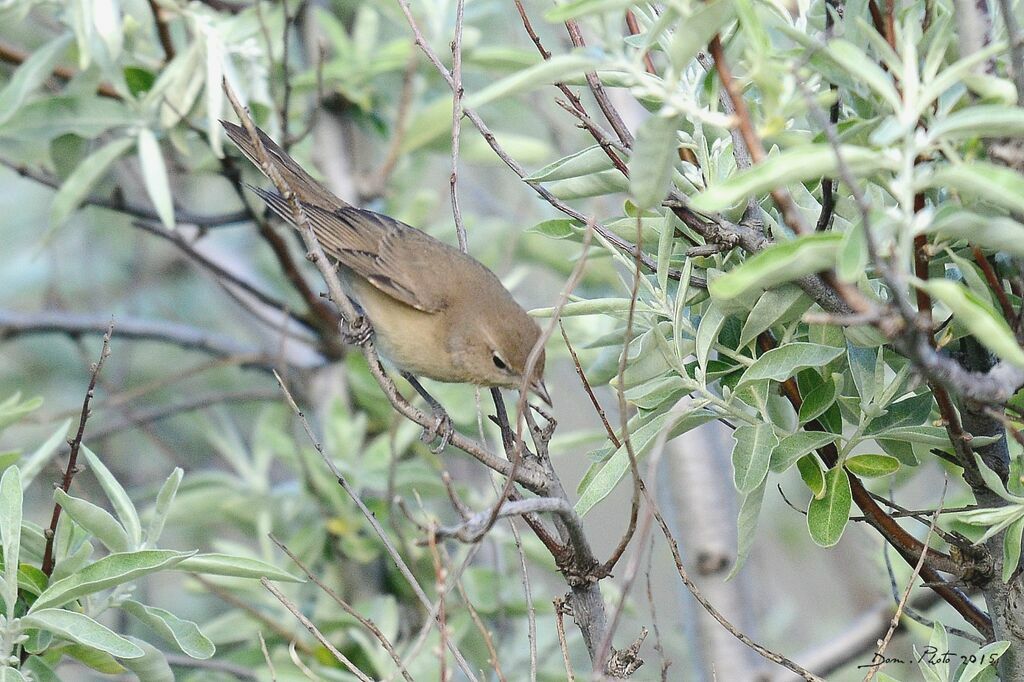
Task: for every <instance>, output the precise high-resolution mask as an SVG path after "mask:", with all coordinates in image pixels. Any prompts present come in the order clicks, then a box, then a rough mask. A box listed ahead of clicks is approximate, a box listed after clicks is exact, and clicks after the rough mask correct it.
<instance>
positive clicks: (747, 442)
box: [732, 423, 779, 494]
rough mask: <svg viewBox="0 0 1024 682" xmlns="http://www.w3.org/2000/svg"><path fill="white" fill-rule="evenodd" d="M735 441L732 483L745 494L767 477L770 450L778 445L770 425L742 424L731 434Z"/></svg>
mask: <svg viewBox="0 0 1024 682" xmlns="http://www.w3.org/2000/svg"><path fill="white" fill-rule="evenodd" d="M732 437H733V440H734V441H736V444H735V446H734V447H733V449H732V468H733V482H734V483H735V484H736V490H738V491H739V492H740V493H743V494H746V493H749V492H752V491H754V490H756V489H757V488H758V486H760V485H761V483H762V482H763V481H764V479H765V476H767V475H768V463H769V462H770V461H771V456H772V450H774V449H775V446H776V445H778V444H779V439H778V438H777V437H776V436H775V430H774V428H773V427H772V425H771V424H765V423H761V424H758V425H756V426H754V425H751V424H744V425H743V426H739V427H737V428H736V430H735V431H733V432H732Z"/></svg>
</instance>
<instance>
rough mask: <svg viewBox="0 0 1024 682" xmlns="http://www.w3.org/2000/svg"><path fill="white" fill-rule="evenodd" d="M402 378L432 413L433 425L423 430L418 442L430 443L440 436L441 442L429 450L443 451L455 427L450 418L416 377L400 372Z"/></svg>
mask: <svg viewBox="0 0 1024 682" xmlns="http://www.w3.org/2000/svg"><path fill="white" fill-rule="evenodd" d="M402 378H403V379H405V380H406V381H408V382H409V384H411V385H412V387H413V388H414V389H416V392H417V393H419V394H420V396H421V397H422V398H423V399H424V400H426V401H427V404H428V405H430V410H431V412H433V413H434V419H435V420H436V421H435V422H434V425H433V426H432V427H430V428H427V427H424V428H423V434H422V435H421V436H420V440H422V441H423V442H424V443H432V442H433V441H434V439H435V438H437V437H438V436H441V442H440V443H439V444H438V445H437V447H433V448H431V449H430V450H431V452H434V453H438V452H441V451H442V450H444V448H445V446H447V445H448V441H450V440H451V439H452V433H454V431H455V427H454V426H453V425H452V418H451V417H449V416H448V413H447V412H445V410H444V407H442V406H441V403H439V402H437V398H435V397H434V396H432V395H430V394H429V393H428V392H427V389H425V388H423V384H421V383H420V382H419V381H418V380H417V379H416V377H414V376H413V375H412V374H409V373H408V372H402Z"/></svg>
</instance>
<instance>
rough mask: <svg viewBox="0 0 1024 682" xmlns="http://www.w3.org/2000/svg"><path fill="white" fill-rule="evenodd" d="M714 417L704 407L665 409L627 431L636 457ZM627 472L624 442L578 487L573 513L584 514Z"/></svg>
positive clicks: (627, 454) (627, 461)
mask: <svg viewBox="0 0 1024 682" xmlns="http://www.w3.org/2000/svg"><path fill="white" fill-rule="evenodd" d="M714 418H715V415H713V414H712V413H711V412H708V411H707V410H695V411H693V412H690V413H689V414H681V413H673V412H665V413H663V414H659V415H657V416H656V417H654V418H652V419H651V420H650V421H648V422H647V423H646V424H644V425H643V426H641V427H639V428H638V429H636V430H635V431H634V432H633V433H631V434H630V442H631V443H632V445H633V452H634V453H635V454H636V456H637V458H640V457H642V456H644V455H646V454H647V453H648V452H649V451H650V450H651V449H652V448H653V447H654V446H655V445H656V444H657V443H658V442H659V438H661V437H664V442H668V441H669V440H671V439H672V438H675V437H676V436H679V435H680V434H683V433H685V432H686V431H689V430H690V429H694V428H697V427H698V426H701V425H702V424H706V423H707V422H709V421H711V420H712V419H714ZM628 471H629V452H628V451H627V450H626V446H625V444H623V445H622V446H621V447H619V448H618V449H617V450H616V451H615V452H614V453H613V454H612V456H611V457H609V458H608V460H607V461H606V462H604V464H603V465H602V466H601V468H600V469H599V470H598V471H597V472H596V473H595V474H594V475H593V476H591V477H590V480H589V481H588V482H587V486H586V487H585V488H583V489H582V490H580V497H579V500H577V501H576V505H575V509H576V513H577V514H579V515H580V516H583V515H584V514H586V513H587V512H589V511H590V510H591V509H593V508H594V506H595V505H596V504H597V503H598V502H600V501H601V500H603V499H604V498H605V497H607V496H608V494H609V493H610V492H611V491H612V489H614V488H615V486H616V485H617V484H618V482H619V481H621V480H622V478H623V477H624V476H625V475H626V472H628Z"/></svg>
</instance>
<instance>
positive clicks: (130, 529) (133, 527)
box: [82, 445, 142, 549]
mask: <svg viewBox="0 0 1024 682" xmlns="http://www.w3.org/2000/svg"><path fill="white" fill-rule="evenodd" d="M82 454H83V455H84V456H85V459H86V461H87V462H88V463H89V467H90V468H91V469H92V472H93V474H94V475H95V476H96V480H97V481H99V482H100V487H102V488H103V492H105V493H106V494H107V499H108V500H110V504H111V505H113V507H114V512H116V513H117V518H118V520H119V521H120V522H121V525H122V526H124V530H125V531H126V532H127V533H128V539H129V541H130V543H129V544H130V547H131V548H132V549H135V548H138V546H139V545H140V544H141V543H142V524H141V523H140V522H139V513H138V512H137V511H136V510H135V505H134V504H133V503H132V501H131V498H130V497H128V493H127V492H125V489H124V488H123V487H122V486H121V484H120V483H119V482H118V481H117V479H116V478H114V475H113V474H111V473H110V470H109V469H107V467H106V466H105V465H104V464H103V462H102V461H101V460H100V458H99V457H97V456H96V453H94V452H93V451H92V450H90V449H89V448H87V447H85V446H84V445H83V446H82Z"/></svg>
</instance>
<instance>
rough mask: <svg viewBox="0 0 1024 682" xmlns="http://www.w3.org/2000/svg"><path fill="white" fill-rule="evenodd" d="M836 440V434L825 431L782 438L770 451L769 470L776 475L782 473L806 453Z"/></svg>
mask: <svg viewBox="0 0 1024 682" xmlns="http://www.w3.org/2000/svg"><path fill="white" fill-rule="evenodd" d="M837 438H839V436H838V435H837V434H834V433H827V432H825V431H797V432H796V433H794V434H793V435H791V436H786V437H785V438H783V439H782V440H781V441H779V444H778V445H777V446H775V449H774V450H773V451H772V459H771V467H770V468H771V470H772V471H774V472H776V473H782V472H783V471H786V470H787V469H789V467H791V466H793V464H794V463H795V462H796V461H797V460H799V459H800V458H802V457H803V456H804V455H806V454H807V453H809V452H814V451H815V450H817V449H819V448H823V447H825V446H826V445H828V444H829V443H834V442H835V441H836V439H837Z"/></svg>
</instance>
